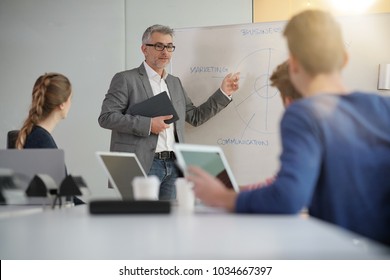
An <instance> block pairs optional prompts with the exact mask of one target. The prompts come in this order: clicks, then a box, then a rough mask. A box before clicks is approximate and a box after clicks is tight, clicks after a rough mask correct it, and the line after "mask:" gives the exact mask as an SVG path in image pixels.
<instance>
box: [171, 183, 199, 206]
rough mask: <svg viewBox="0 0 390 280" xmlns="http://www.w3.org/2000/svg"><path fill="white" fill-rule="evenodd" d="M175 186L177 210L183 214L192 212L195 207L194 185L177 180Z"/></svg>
mask: <svg viewBox="0 0 390 280" xmlns="http://www.w3.org/2000/svg"><path fill="white" fill-rule="evenodd" d="M175 185H176V198H177V203H178V209H179V210H180V211H184V212H193V211H194V207H195V194H194V191H193V187H194V184H193V183H192V182H189V181H188V180H186V179H185V178H177V179H176V182H175Z"/></svg>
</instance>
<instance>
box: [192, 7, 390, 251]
mask: <svg viewBox="0 0 390 280" xmlns="http://www.w3.org/2000/svg"><path fill="white" fill-rule="evenodd" d="M284 36H285V37H286V39H287V43H288V48H289V52H290V54H289V73H290V79H291V81H292V83H293V84H294V86H295V88H296V89H297V90H298V91H299V92H300V93H301V94H302V95H303V97H304V98H303V99H302V100H299V101H296V102H294V103H293V104H292V105H290V106H289V107H288V108H287V109H286V111H285V114H284V115H283V118H282V121H281V138H282V154H281V156H280V161H281V165H280V166H281V167H280V170H279V172H278V174H277V177H276V178H275V181H274V182H273V183H272V184H270V185H269V186H267V187H263V188H259V189H256V190H252V191H244V192H240V193H239V194H237V193H235V192H233V191H230V190H228V189H226V188H225V187H224V186H223V184H222V183H221V182H220V181H218V180H217V179H216V178H214V177H212V176H210V175H209V174H207V173H206V172H205V171H203V170H201V169H200V168H198V167H190V168H189V170H188V171H189V173H190V175H189V176H188V179H189V180H191V181H193V182H194V186H195V187H194V191H195V194H196V196H197V197H198V198H200V199H201V200H202V201H203V202H204V203H206V204H209V205H212V206H217V207H223V208H226V209H228V210H230V211H235V212H238V213H276V214H295V213H299V212H300V211H301V210H302V208H304V207H307V208H308V211H309V214H310V215H311V216H314V217H317V218H319V219H322V220H325V221H328V222H331V223H334V224H337V225H339V226H341V227H343V228H346V229H348V230H351V231H354V232H357V233H359V234H362V235H364V236H367V237H369V238H372V239H375V240H377V241H380V242H382V243H384V244H387V245H390V98H388V97H387V98H386V97H381V96H379V95H377V94H374V93H361V92H348V90H347V89H346V88H345V87H344V85H343V83H342V77H341V70H342V69H343V68H344V66H345V64H346V63H347V60H348V56H347V53H346V50H345V46H344V41H343V38H342V34H341V30H340V26H339V25H338V23H337V22H336V21H335V19H334V18H333V17H332V16H331V15H330V14H328V13H327V12H324V11H317V10H308V11H304V12H301V13H300V14H298V15H296V16H294V17H293V18H292V19H291V20H290V21H289V22H288V24H287V25H286V28H285V30H284Z"/></svg>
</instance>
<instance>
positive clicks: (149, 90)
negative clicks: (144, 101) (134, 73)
mask: <svg viewBox="0 0 390 280" xmlns="http://www.w3.org/2000/svg"><path fill="white" fill-rule="evenodd" d="M138 73H139V78H140V80H141V83H142V85H143V87H144V90H145V93H146V96H147V97H148V98H150V97H153V96H154V94H153V90H152V86H151V85H150V81H149V78H148V74H147V73H146V69H145V66H144V64H143V63H142V64H141V65H140V67H138Z"/></svg>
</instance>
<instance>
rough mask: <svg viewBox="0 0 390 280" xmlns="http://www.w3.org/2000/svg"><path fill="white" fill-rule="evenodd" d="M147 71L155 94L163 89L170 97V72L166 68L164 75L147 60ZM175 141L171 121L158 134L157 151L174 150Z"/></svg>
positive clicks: (145, 64)
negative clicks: (168, 83)
mask: <svg viewBox="0 0 390 280" xmlns="http://www.w3.org/2000/svg"><path fill="white" fill-rule="evenodd" d="M144 66H145V69H146V73H147V75H148V78H149V82H150V85H151V87H152V90H153V94H154V95H157V94H159V93H161V92H163V91H166V92H167V93H168V96H169V97H170V94H169V90H168V86H167V84H166V83H165V79H166V77H167V76H168V73H167V72H166V71H165V69H164V73H163V77H162V78H161V76H160V75H159V74H158V73H157V72H156V71H154V70H153V69H152V68H151V67H150V66H149V65H148V64H147V63H146V62H144ZM174 143H175V133H174V124H173V123H171V124H170V125H169V128H167V129H165V130H164V131H162V132H160V133H159V134H158V141H157V147H156V153H159V152H162V151H173V144H174Z"/></svg>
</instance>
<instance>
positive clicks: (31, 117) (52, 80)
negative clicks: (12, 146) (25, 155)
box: [16, 73, 72, 149]
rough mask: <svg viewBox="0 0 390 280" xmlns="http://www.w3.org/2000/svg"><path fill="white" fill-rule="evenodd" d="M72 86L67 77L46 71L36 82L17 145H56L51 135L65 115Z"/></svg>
mask: <svg viewBox="0 0 390 280" xmlns="http://www.w3.org/2000/svg"><path fill="white" fill-rule="evenodd" d="M71 99H72V86H71V83H70V81H69V79H68V78H67V77H65V76H64V75H62V74H58V73H47V74H45V75H42V76H40V77H39V78H38V79H37V81H36V82H35V85H34V88H33V92H32V103H31V107H30V111H29V114H28V116H27V118H26V120H25V121H24V124H23V127H22V128H21V129H20V131H19V134H18V138H17V139H16V148H17V149H34V148H48V149H57V145H56V143H55V141H54V139H53V137H52V135H51V133H52V132H53V130H54V128H55V127H56V125H57V124H58V123H59V121H61V120H62V119H64V118H66V116H67V114H68V111H69V109H70V106H71Z"/></svg>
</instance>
